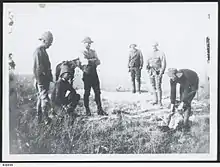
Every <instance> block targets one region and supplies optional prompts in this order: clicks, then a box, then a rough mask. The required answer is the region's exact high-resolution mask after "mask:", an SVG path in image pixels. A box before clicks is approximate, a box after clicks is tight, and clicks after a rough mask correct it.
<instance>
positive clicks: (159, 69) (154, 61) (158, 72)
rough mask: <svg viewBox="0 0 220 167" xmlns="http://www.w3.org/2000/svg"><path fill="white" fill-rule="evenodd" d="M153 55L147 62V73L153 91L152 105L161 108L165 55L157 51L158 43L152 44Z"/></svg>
mask: <svg viewBox="0 0 220 167" xmlns="http://www.w3.org/2000/svg"><path fill="white" fill-rule="evenodd" d="M152 46H153V50H154V51H153V54H152V55H151V56H150V57H149V58H148V60H147V71H148V73H149V75H150V81H151V84H152V86H153V90H154V102H153V105H155V104H159V106H160V107H162V89H161V82H162V76H163V74H164V71H165V69H166V57H165V54H164V53H163V52H162V51H160V50H159V49H158V43H157V42H155V43H153V45H152Z"/></svg>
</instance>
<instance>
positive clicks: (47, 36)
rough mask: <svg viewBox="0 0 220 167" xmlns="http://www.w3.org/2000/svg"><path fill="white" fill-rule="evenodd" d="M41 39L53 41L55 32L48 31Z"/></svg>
mask: <svg viewBox="0 0 220 167" xmlns="http://www.w3.org/2000/svg"><path fill="white" fill-rule="evenodd" d="M39 40H45V41H48V42H51V43H52V42H53V34H52V33H51V32H50V31H46V32H44V33H43V34H42V35H41V37H40V38H39Z"/></svg>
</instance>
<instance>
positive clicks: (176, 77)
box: [168, 68, 199, 130]
mask: <svg viewBox="0 0 220 167" xmlns="http://www.w3.org/2000/svg"><path fill="white" fill-rule="evenodd" d="M168 76H169V77H170V87H171V94H170V100H171V115H170V118H169V120H168V125H169V123H170V119H171V116H172V114H174V112H175V102H176V85H177V83H179V84H180V90H179V93H180V102H181V103H180V105H179V106H178V110H179V111H182V112H183V113H184V129H185V130H187V129H188V127H189V125H188V121H189V117H190V115H191V114H192V113H191V102H192V100H193V98H194V97H195V95H196V92H197V90H198V85H199V77H198V75H197V73H196V72H194V71H192V70H189V69H180V70H177V69H175V68H171V69H168Z"/></svg>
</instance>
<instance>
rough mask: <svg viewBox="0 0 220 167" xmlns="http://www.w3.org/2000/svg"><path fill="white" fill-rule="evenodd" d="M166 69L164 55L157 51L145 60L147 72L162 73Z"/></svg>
mask: <svg viewBox="0 0 220 167" xmlns="http://www.w3.org/2000/svg"><path fill="white" fill-rule="evenodd" d="M165 69H166V57H165V54H164V53H163V52H162V51H160V50H158V51H154V52H153V53H152V55H151V56H150V57H149V58H148V59H147V70H149V72H151V73H154V72H156V71H159V72H161V73H164V71H165Z"/></svg>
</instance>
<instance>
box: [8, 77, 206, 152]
mask: <svg viewBox="0 0 220 167" xmlns="http://www.w3.org/2000/svg"><path fill="white" fill-rule="evenodd" d="M16 89H17V98H18V100H17V103H16V105H17V108H16V109H14V111H12V112H11V113H10V114H11V115H16V116H14V117H13V116H11V119H12V120H11V121H10V122H11V127H12V128H11V133H10V134H11V135H10V136H11V141H10V144H11V146H10V152H11V153H28V154H30V153H35V154H36V153H37V154H39V153H41V154H44V153H45V154H46V153H53V154H62V153H67V154H68V153H71V154H148V153H150V154H154V153H161V154H163V153H208V152H209V143H210V141H209V140H210V139H209V136H210V133H209V132H210V127H209V100H208V98H204V99H200V101H194V102H193V112H194V119H193V120H192V122H191V123H192V127H191V130H190V132H189V133H183V132H181V131H178V130H176V131H167V132H162V131H161V130H160V129H159V128H158V125H159V124H160V123H161V118H160V116H159V115H158V114H157V113H158V112H157V110H155V109H153V107H152V106H150V104H149V108H148V110H142V109H141V106H140V105H139V104H140V101H135V100H133V101H132V100H127V101H126V100H121V101H120V99H119V100H117V99H116V100H114V99H113V100H112V99H110V98H109V97H108V96H104V95H103V99H102V102H103V108H104V110H105V111H106V112H108V113H109V116H108V117H101V116H98V115H97V114H96V113H97V112H96V105H95V102H94V100H93V97H92V96H91V100H90V101H91V102H90V104H91V110H92V114H93V116H92V117H86V116H84V115H85V111H84V108H83V99H81V100H80V103H79V105H78V107H77V108H76V111H77V112H78V113H79V114H81V115H82V116H81V117H78V118H76V119H71V118H70V117H69V116H68V114H66V113H65V111H61V110H56V112H57V114H58V116H57V117H54V118H53V121H52V123H51V124H49V125H44V124H41V125H38V124H37V118H36V109H35V105H36V92H35V89H34V87H33V81H32V79H31V78H27V77H21V76H19V77H18V76H17V79H16ZM120 93H121V92H114V94H113V95H115V97H119V98H120ZM145 96H147V95H145ZM149 101H150V99H149V100H148V101H145V103H147V102H149ZM168 101H169V99H164V104H165V106H166V105H168ZM10 104H12V102H11V103H10ZM165 110H166V108H165ZM160 113H162V114H163V112H160ZM164 113H165V112H164ZM16 121H17V122H16ZM14 127H15V128H14Z"/></svg>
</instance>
